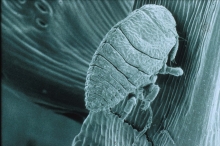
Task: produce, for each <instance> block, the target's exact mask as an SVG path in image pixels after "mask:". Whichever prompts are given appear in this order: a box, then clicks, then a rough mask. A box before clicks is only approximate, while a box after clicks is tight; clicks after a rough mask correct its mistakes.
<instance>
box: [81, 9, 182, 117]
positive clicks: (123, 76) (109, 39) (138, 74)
mask: <svg viewBox="0 0 220 146" xmlns="http://www.w3.org/2000/svg"><path fill="white" fill-rule="evenodd" d="M177 49H178V34H177V32H176V22H175V20H174V18H173V16H172V14H171V13H170V12H169V11H168V10H167V9H166V8H165V7H163V6H158V5H144V6H143V7H141V8H140V9H138V10H135V11H134V12H132V13H131V14H130V15H129V16H128V17H126V18H125V19H124V20H122V21H120V22H118V23H117V24H116V25H115V26H114V27H113V28H112V29H111V30H110V31H109V32H108V33H107V34H106V36H105V37H104V39H103V40H102V42H101V44H100V45H99V47H98V49H97V51H96V52H95V54H94V56H93V58H92V61H91V63H90V66H89V69H88V72H87V78H86V87H85V91H86V94H85V96H86V97H85V102H86V107H87V109H89V110H90V111H94V112H98V111H101V110H107V109H109V108H112V107H114V106H115V105H117V104H118V103H119V102H120V101H121V100H123V99H125V98H126V97H128V96H129V97H130V100H129V101H128V105H127V106H126V109H125V111H124V113H122V118H123V119H124V118H126V116H127V114H129V112H130V111H131V109H132V108H133V106H134V105H135V103H136V100H142V101H143V103H144V104H143V107H142V109H144V110H146V109H147V108H148V107H149V104H150V103H151V102H152V101H153V100H154V99H155V97H156V95H157V94H158V92H159V86H158V85H155V84H154V83H155V82H156V79H157V74H171V75H175V76H179V75H182V74H183V71H182V69H181V68H179V67H177V68H173V67H168V66H167V65H166V62H167V60H168V59H170V60H171V61H172V60H174V58H175V55H176V52H177ZM144 87H147V90H146V92H147V94H148V95H147V96H145V97H144V96H143V88H144Z"/></svg>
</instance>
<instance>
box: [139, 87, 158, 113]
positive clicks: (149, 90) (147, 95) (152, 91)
mask: <svg viewBox="0 0 220 146" xmlns="http://www.w3.org/2000/svg"><path fill="white" fill-rule="evenodd" d="M159 90H160V87H159V86H158V85H155V84H150V85H148V86H147V87H146V88H145V90H144V93H143V96H144V99H143V104H142V108H141V109H142V110H146V109H148V108H149V107H150V103H151V102H153V101H154V99H155V98H156V97H157V94H158V93H159Z"/></svg>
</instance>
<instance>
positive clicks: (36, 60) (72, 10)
mask: <svg viewBox="0 0 220 146" xmlns="http://www.w3.org/2000/svg"><path fill="white" fill-rule="evenodd" d="M132 5H133V1H129V2H126V1H104V2H102V1H72V0H65V1H62V0H54V1H51V0H49V1H43V0H28V1H25V0H24V1H19V0H3V1H2V21H1V26H2V54H3V55H2V59H3V60H2V61H3V68H2V72H3V79H4V80H5V81H6V82H7V83H8V84H10V85H13V86H14V89H19V90H22V91H23V92H25V93H26V94H28V95H29V96H28V98H29V99H31V100H32V101H34V102H37V103H39V104H41V105H45V107H48V108H50V109H54V110H56V111H64V112H73V111H78V112H83V113H87V111H86V110H85V108H84V107H85V106H84V87H85V79H86V71H87V69H88V65H89V62H90V61H91V58H92V55H93V54H94V52H95V50H96V49H97V47H98V45H99V43H100V41H101V39H102V38H103V37H104V35H105V34H106V33H107V31H108V30H109V29H110V28H111V27H112V26H113V25H114V24H116V23H117V22H118V21H120V20H121V19H123V18H124V17H126V16H127V14H128V13H129V12H130V11H131V9H132Z"/></svg>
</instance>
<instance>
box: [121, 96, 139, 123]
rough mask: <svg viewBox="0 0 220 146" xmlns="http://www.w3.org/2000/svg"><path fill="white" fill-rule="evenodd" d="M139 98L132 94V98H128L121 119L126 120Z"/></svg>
mask: <svg viewBox="0 0 220 146" xmlns="http://www.w3.org/2000/svg"><path fill="white" fill-rule="evenodd" d="M136 100H137V99H136V98H135V96H132V97H131V98H129V99H128V101H127V103H126V105H125V108H124V111H123V113H122V114H121V119H122V120H124V119H125V118H126V117H127V116H128V114H130V112H131V110H132V109H133V107H134V106H135V105H136V103H137V101H136Z"/></svg>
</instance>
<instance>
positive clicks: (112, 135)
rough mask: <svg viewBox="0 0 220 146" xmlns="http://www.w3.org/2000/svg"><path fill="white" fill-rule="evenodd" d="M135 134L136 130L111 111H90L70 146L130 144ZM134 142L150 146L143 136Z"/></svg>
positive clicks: (128, 145)
mask: <svg viewBox="0 0 220 146" xmlns="http://www.w3.org/2000/svg"><path fill="white" fill-rule="evenodd" d="M137 134H138V131H137V130H134V129H133V128H132V127H131V126H130V125H128V124H127V123H124V122H123V121H122V120H121V119H120V118H119V117H118V116H116V115H114V114H112V113H107V112H104V111H101V112H97V113H93V112H90V114H89V116H88V117H87V118H86V120H85V121H84V123H83V126H82V128H81V131H80V133H79V134H78V135H77V136H76V137H75V138H74V140H73V144H72V146H131V145H132V144H133V142H134V139H135V137H136V136H137ZM136 144H137V146H151V143H150V142H148V140H147V139H146V137H145V136H142V137H141V138H140V139H139V141H138V143H136Z"/></svg>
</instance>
